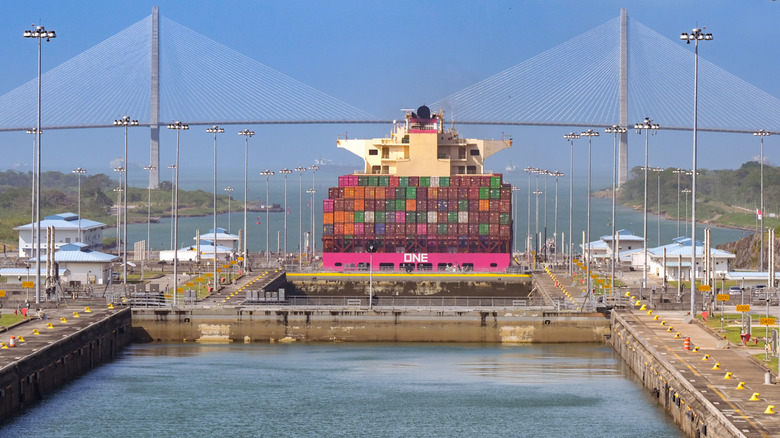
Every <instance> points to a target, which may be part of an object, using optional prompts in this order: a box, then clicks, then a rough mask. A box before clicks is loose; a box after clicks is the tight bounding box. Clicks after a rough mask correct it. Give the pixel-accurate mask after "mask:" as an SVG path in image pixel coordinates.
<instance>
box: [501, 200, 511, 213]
mask: <svg viewBox="0 0 780 438" xmlns="http://www.w3.org/2000/svg"><path fill="white" fill-rule="evenodd" d="M498 211H499V212H501V213H511V212H512V201H501V202H499V204H498Z"/></svg>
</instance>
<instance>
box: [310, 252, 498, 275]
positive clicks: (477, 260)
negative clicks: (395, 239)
mask: <svg viewBox="0 0 780 438" xmlns="http://www.w3.org/2000/svg"><path fill="white" fill-rule="evenodd" d="M370 257H371V255H370V254H368V253H332V252H330V253H328V252H326V253H324V254H323V257H322V260H323V267H324V268H325V269H329V270H334V271H353V270H359V269H361V264H363V266H365V267H366V269H367V267H368V264H369V262H370V260H371V259H370ZM510 260H511V259H510V255H509V254H507V253H495V254H469V253H375V254H374V259H373V264H374V270H390V271H402V270H405V269H408V267H409V266H412V267H413V270H415V271H416V270H432V271H446V270H447V267H453V268H456V269H458V268H459V269H461V270H473V271H480V272H484V271H489V272H504V271H506V269H507V268H508V267H509V263H510Z"/></svg>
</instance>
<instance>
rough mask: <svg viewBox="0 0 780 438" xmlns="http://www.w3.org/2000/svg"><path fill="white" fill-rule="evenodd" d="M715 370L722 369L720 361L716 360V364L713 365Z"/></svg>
mask: <svg viewBox="0 0 780 438" xmlns="http://www.w3.org/2000/svg"><path fill="white" fill-rule="evenodd" d="M712 369H713V370H719V369H720V363H718V362H715V365H713V366H712Z"/></svg>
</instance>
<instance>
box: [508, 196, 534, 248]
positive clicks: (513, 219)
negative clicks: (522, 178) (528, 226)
mask: <svg viewBox="0 0 780 438" xmlns="http://www.w3.org/2000/svg"><path fill="white" fill-rule="evenodd" d="M519 191H520V187H517V186H516V185H514V184H513V185H512V197H513V199H512V205H514V214H513V215H512V223H513V224H514V230H513V233H512V234H514V236H515V238H514V248H515V251H517V198H518V193H517V192H519ZM529 193H530V191H529ZM529 196H530V195H529Z"/></svg>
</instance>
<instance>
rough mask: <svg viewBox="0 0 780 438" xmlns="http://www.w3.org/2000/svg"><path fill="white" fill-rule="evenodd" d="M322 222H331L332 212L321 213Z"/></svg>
mask: <svg viewBox="0 0 780 438" xmlns="http://www.w3.org/2000/svg"><path fill="white" fill-rule="evenodd" d="M342 214H343V213H342ZM322 223H323V224H332V223H333V213H322Z"/></svg>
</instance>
